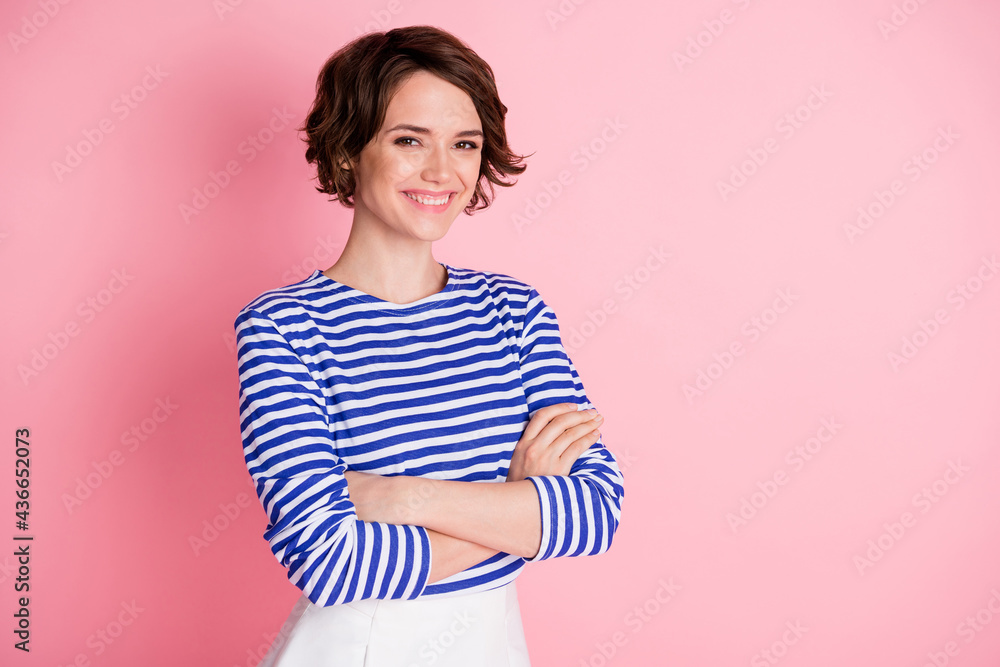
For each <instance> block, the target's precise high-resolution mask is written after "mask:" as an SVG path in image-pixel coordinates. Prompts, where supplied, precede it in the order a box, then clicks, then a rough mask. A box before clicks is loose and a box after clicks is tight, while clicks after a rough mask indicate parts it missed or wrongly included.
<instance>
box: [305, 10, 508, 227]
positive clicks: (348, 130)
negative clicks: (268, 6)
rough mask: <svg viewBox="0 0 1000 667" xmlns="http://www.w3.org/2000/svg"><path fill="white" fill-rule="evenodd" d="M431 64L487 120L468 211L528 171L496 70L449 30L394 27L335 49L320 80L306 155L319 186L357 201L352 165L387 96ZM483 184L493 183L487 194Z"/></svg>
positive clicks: (307, 124) (307, 129)
mask: <svg viewBox="0 0 1000 667" xmlns="http://www.w3.org/2000/svg"><path fill="white" fill-rule="evenodd" d="M419 70H426V71H428V72H431V73H432V74H435V75H437V76H439V77H441V78H442V79H444V80H445V81H448V82H450V83H452V84H454V85H455V86H457V87H459V88H461V89H462V90H464V91H465V92H466V93H467V94H468V95H469V97H471V98H472V102H473V103H474V104H475V107H476V111H477V112H478V113H479V120H480V122H481V123H482V125H483V146H482V161H481V163H480V166H479V179H478V181H477V182H476V189H475V192H474V193H473V195H472V199H471V200H470V201H469V203H468V205H466V207H465V212H466V213H467V214H471V213H472V212H473V211H476V210H478V209H481V208H486V207H487V206H489V205H490V202H491V200H492V198H493V196H494V194H495V193H494V189H493V186H494V185H500V186H503V187H509V186H511V185H514V183H516V182H517V180H516V179H514V180H512V181H507V180H505V179H506V178H508V177H511V176H514V175H518V174H521V173H523V172H524V170H525V168H526V165H524V164H523V161H524V159H525V157H528V156H525V155H517V154H515V153H513V152H511V150H510V147H509V146H508V145H507V131H506V129H505V127H504V119H505V118H506V116H507V107H506V106H505V105H504V103H503V102H501V101H500V96H499V94H498V93H497V86H496V80H495V79H494V77H493V70H492V69H491V68H490V66H489V65H488V64H487V63H486V61H485V60H483V59H482V58H480V57H479V56H478V55H477V54H476V53H475V51H473V50H472V49H471V48H469V47H468V46H467V45H466V44H465V43H464V42H462V41H461V40H460V39H458V38H457V37H455V36H454V35H452V34H451V33H449V32H446V31H444V30H441V29H440V28H436V27H434V26H427V25H419V26H407V27H403V28H395V29H393V30H389V31H388V32H377V33H370V34H367V35H363V36H361V37H359V38H357V39H355V40H354V41H352V42H350V43H349V44H347V45H346V46H344V47H343V48H341V49H340V50H339V51H337V52H336V53H334V54H333V55H332V56H330V58H329V59H328V60H327V61H326V64H324V65H323V68H322V69H321V70H320V73H319V77H318V78H317V80H316V99H315V100H314V101H313V105H312V108H311V109H310V110H309V114H308V115H307V116H306V122H305V125H304V126H303V127H301V128H299V131H302V132H305V133H306V137H305V139H304V141H305V142H306V144H307V146H308V148H307V149H306V160H307V161H308V162H309V163H310V164H312V163H315V164H316V170H317V175H316V180H318V181H319V185H318V186H316V189H317V190H318V191H320V192H323V193H326V194H328V195H330V201H334V200H339V201H340V203H341V204H343V205H344V206H347V207H348V208H352V207H353V206H354V191H355V186H356V183H355V180H354V173H353V172H352V171H351V169H350V167H349V165H350V164H351V162H352V161H353V160H354V159H355V158H357V157H358V156H359V155H360V154H361V150H362V149H363V148H364V147H365V146H366V145H368V142H369V141H371V140H372V138H373V137H375V135H376V134H377V133H378V131H379V129H380V128H381V127H382V123H383V121H384V120H385V113H386V108H387V107H388V106H389V100H391V99H392V96H393V94H394V93H395V92H396V90H397V89H398V88H399V86H400V85H401V84H402V83H403V82H404V81H405V80H406V79H407V78H408V77H409V76H410V75H411V74H413V73H415V72H417V71H419ZM484 185H485V186H487V187H488V188H489V195H487V193H486V189H485V188H484Z"/></svg>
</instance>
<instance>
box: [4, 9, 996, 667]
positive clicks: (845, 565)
mask: <svg viewBox="0 0 1000 667" xmlns="http://www.w3.org/2000/svg"><path fill="white" fill-rule="evenodd" d="M224 3H225V4H224ZM158 5H159V8H157V9H152V8H151V3H136V2H124V1H102V2H70V3H68V4H65V5H62V4H59V3H58V1H57V0H31V1H25V0H16V1H12V2H5V3H4V5H3V10H2V16H0V26H2V28H3V32H4V34H5V37H4V44H3V45H2V47H0V51H2V53H3V56H2V59H0V67H2V71H3V82H4V83H3V98H4V103H3V104H2V105H0V121H2V122H0V132H2V137H0V145H2V146H3V155H4V160H3V163H2V167H0V169H2V173H0V188H2V204H3V207H2V218H0V279H2V280H3V284H4V285H5V286H6V287H5V288H4V289H3V292H2V294H3V314H4V346H3V348H4V358H3V366H2V369H0V370H2V373H0V382H2V385H0V386H2V392H3V394H2V399H0V404H2V406H3V410H2V420H0V433H2V434H3V438H4V439H5V440H6V441H7V442H8V443H9V444H8V445H7V446H4V447H3V458H2V462H3V465H2V466H0V468H2V469H3V470H5V471H7V472H5V473H4V474H3V475H2V477H3V478H4V479H0V516H3V517H5V519H4V522H3V528H2V529H0V542H2V543H3V544H4V545H8V546H3V547H2V548H0V554H4V555H2V556H0V591H2V593H0V610H2V618H3V619H6V620H3V621H0V636H2V637H4V638H5V639H4V641H3V645H2V646H0V662H2V663H3V664H25V665H60V666H61V665H68V664H72V663H73V662H74V661H77V664H87V662H88V661H89V664H94V665H168V664H170V665H175V664H190V665H220V666H224V667H229V666H230V665H233V666H236V665H254V664H256V662H257V659H258V658H257V656H258V655H262V652H263V647H264V646H265V645H266V644H267V642H268V640H269V639H270V638H271V637H273V634H274V633H275V632H276V631H277V630H278V628H279V626H280V624H281V623H282V621H283V620H284V618H285V617H286V615H287V614H288V612H289V610H290V608H291V606H292V604H293V603H294V601H295V600H296V598H297V597H298V591H297V589H295V588H294V587H293V586H292V585H291V584H290V583H289V582H288V581H287V579H286V578H285V573H284V571H283V570H282V569H281V568H280V566H279V565H278V564H277V563H276V561H275V560H274V558H273V556H272V555H271V553H270V551H269V550H268V547H267V544H266V542H265V541H264V540H263V539H262V537H261V533H262V531H263V529H264V526H265V520H264V514H263V511H262V510H261V508H260V506H259V503H258V501H257V500H256V498H255V497H254V496H253V494H252V489H251V487H250V485H249V476H248V474H247V472H246V469H245V467H244V464H243V459H242V451H241V443H240V438H239V429H238V410H237V375H236V367H235V361H236V359H235V353H234V349H233V342H234V339H233V333H232V332H233V330H232V322H233V319H234V318H235V315H236V313H237V311H238V310H239V309H240V308H241V307H242V306H243V305H244V304H245V303H246V302H248V301H249V300H250V299H252V298H253V297H255V296H256V295H258V294H259V293H260V292H262V291H263V290H265V289H269V288H272V287H276V286H280V285H284V284H288V283H290V282H294V281H297V280H298V279H300V278H302V277H304V276H305V275H307V274H308V273H310V272H311V271H312V270H313V269H315V268H320V269H324V268H326V267H328V266H329V265H330V264H332V263H333V262H334V260H335V259H336V256H337V252H338V251H339V249H340V248H342V246H343V242H344V240H345V239H346V236H347V232H348V229H349V224H350V220H351V215H350V212H349V211H348V210H346V209H344V208H342V207H341V206H340V205H338V204H335V203H328V202H327V201H326V200H325V197H324V196H323V195H320V194H318V193H316V192H315V191H314V190H313V183H312V182H311V180H310V179H311V176H312V171H311V169H310V168H309V166H308V165H307V164H306V162H305V160H304V157H303V153H304V150H303V144H302V142H301V141H300V140H299V138H298V137H297V135H296V132H295V130H294V127H296V126H298V125H299V124H301V122H302V120H303V118H304V115H305V112H306V110H307V108H308V106H309V104H310V103H311V101H312V94H313V87H314V82H315V77H316V74H317V72H318V70H319V67H320V66H321V64H322V63H323V61H324V60H325V58H326V57H327V56H328V55H329V54H330V53H332V52H333V51H334V50H336V49H337V48H339V47H340V46H341V45H343V44H344V43H346V42H347V41H348V40H350V39H352V38H353V37H355V36H356V35H357V34H359V33H360V32H362V31H366V30H372V29H376V28H379V29H381V28H383V27H384V28H389V27H396V26H402V25H410V24H421V23H428V24H433V25H438V26H441V27H443V28H445V29H448V30H451V31H453V32H454V33H455V34H457V35H458V36H460V37H461V38H462V39H464V40H466V41H467V42H468V43H469V44H470V45H471V46H472V47H473V48H474V49H475V50H476V51H477V52H478V53H479V54H480V55H482V56H483V57H484V58H485V59H486V60H487V61H488V62H489V63H490V64H491V65H492V66H493V68H494V70H495V72H496V75H497V79H498V83H499V87H500V92H501V96H502V99H503V100H504V102H505V103H506V104H507V106H508V107H509V108H510V113H509V116H508V132H509V136H510V137H511V141H512V145H513V148H514V149H515V150H517V151H520V152H526V153H527V152H535V155H534V156H533V157H531V158H530V160H529V167H528V170H527V172H525V174H524V175H523V177H522V178H521V180H520V183H519V184H518V185H517V187H515V188H513V189H510V190H503V191H501V192H499V196H498V198H497V200H496V202H495V204H494V205H493V207H492V208H490V209H488V210H487V211H485V212H481V213H479V214H477V215H475V216H473V217H467V216H464V215H463V216H460V217H459V218H458V220H457V221H456V223H455V226H454V227H453V228H452V231H451V232H450V233H449V235H448V237H447V238H446V239H444V240H443V241H441V242H440V243H438V244H437V245H436V247H435V257H436V258H437V259H438V260H439V261H444V262H448V263H451V264H454V265H456V266H464V267H470V268H479V269H487V270H493V271H499V272H503V273H508V274H510V275H513V276H515V277H518V278H520V279H522V280H524V281H526V282H529V283H532V284H534V285H535V286H536V287H537V288H538V289H539V291H540V292H541V293H542V294H543V296H545V297H546V300H547V301H548V302H549V303H550V304H551V305H553V307H554V308H555V310H556V312H557V313H558V315H559V318H560V322H561V325H562V328H563V334H564V340H566V342H567V346H568V347H569V350H570V353H571V356H572V358H573V360H574V362H575V364H576V366H577V368H578V370H579V372H580V374H581V376H582V378H583V381H584V383H585V385H586V387H587V390H588V394H589V395H590V398H591V399H592V400H593V402H594V403H595V405H596V406H597V407H598V408H599V409H600V410H601V412H602V413H603V414H604V415H605V417H606V420H607V421H606V424H605V426H604V427H603V429H602V430H603V432H604V437H605V441H606V442H607V444H608V446H609V447H610V448H611V449H612V450H613V451H614V452H616V454H617V455H618V457H619V460H620V462H621V463H622V467H623V469H624V472H625V476H626V488H627V493H626V496H627V497H626V499H625V503H624V511H623V520H622V524H621V527H620V530H619V532H618V535H617V538H616V541H615V544H614V546H613V548H612V549H611V550H610V552H608V553H607V554H605V555H602V556H599V557H594V558H578V559H560V560H556V561H549V562H544V563H537V564H533V565H531V566H530V567H528V568H527V570H526V571H525V572H524V574H523V575H522V576H521V578H520V579H519V581H518V589H519V592H520V597H521V604H522V613H523V617H524V622H525V626H526V633H527V638H528V642H529V646H530V649H531V653H532V658H533V661H534V663H535V664H537V665H539V666H546V665H557V664H561V665H573V666H574V667H575V666H577V665H590V666H593V667H599V666H600V665H605V664H610V665H654V664H655V665H658V664H671V665H712V666H714V665H746V664H750V665H751V666H755V665H771V664H777V663H780V664H787V665H810V666H811V665H847V664H850V665H866V666H867V665H880V666H881V665H907V666H912V667H919V666H921V665H925V664H935V663H936V664H938V665H942V664H951V665H959V666H961V667H974V666H980V665H982V666H986V665H997V664H1000V663H998V660H1000V592H998V591H1000V567H998V565H997V564H998V563H1000V522H998V516H1000V479H998V471H1000V460H998V449H1000V448H998V445H1000V410H998V399H1000V390H998V385H1000V383H998V380H997V379H998V376H1000V353H998V351H997V347H996V342H997V340H998V339H1000V308H998V304H1000V280H998V279H995V278H996V276H995V275H994V274H995V273H996V272H997V270H998V269H997V268H996V267H995V263H996V258H997V257H998V254H1000V231H998V225H997V212H996V209H997V199H996V193H997V179H998V178H1000V166H998V155H1000V154H998V150H997V149H998V148H1000V129H998V125H997V122H996V119H997V118H998V116H1000V104H998V102H1000V93H998V86H997V72H998V71H1000V43H998V41H997V39H996V35H997V33H998V30H1000V8H998V6H997V5H996V4H995V3H993V2H987V1H985V0H980V1H977V2H973V1H972V0H966V1H959V2H927V3H923V4H921V3H919V2H917V0H907V1H906V2H893V1H890V0H878V1H875V2H871V1H865V2H862V1H861V0H852V1H850V2H837V3H833V2H828V3H814V2H808V3H796V2H773V1H772V2H762V1H759V0H747V1H744V0H740V1H739V2H730V1H729V0H715V1H711V2H710V1H707V0H698V1H697V2H685V3H670V4H669V5H668V6H663V5H664V3H653V2H645V3H625V2H617V3H612V2H598V1H596V0H593V1H590V2H582V3H579V0H577V3H574V1H573V0H561V2H556V0H545V1H543V2H531V1H529V0H516V1H512V2H505V3H503V6H502V8H501V6H500V5H493V4H492V3H491V4H490V5H487V4H486V3H482V4H481V5H476V6H474V7H470V6H469V4H468V3H464V2H446V1H443V0H393V1H392V2H388V1H386V0H376V1H368V2H365V1H362V2H351V3H348V2H338V3H329V2H307V1H304V0H300V1H296V2H281V3H279V2H264V1H263V0H245V1H239V0H218V1H217V2H213V1H212V0H183V1H178V2H171V3H166V2H164V3H158ZM46 8H48V9H47V10H46ZM229 10H231V11H229ZM46 11H48V12H49V13H50V14H51V16H49V15H47V14H46ZM560 12H561V13H560ZM893 20H895V24H894V23H893ZM890 28H891V30H890ZM682 56H683V57H682ZM685 58H687V60H685ZM154 75H155V76H154ZM123 96H124V99H123ZM810 105H811V106H810ZM275 109H277V111H278V112H279V113H278V115H275V111H274V110H275ZM284 114H287V115H289V116H290V117H291V118H292V120H291V121H287V120H282V117H283V116H284ZM269 123H272V125H271V126H270V127H269ZM102 128H103V129H102ZM272 130H276V131H272ZM255 136H256V137H258V141H259V143H258V148H253V149H251V148H250V146H251V145H250V144H249V143H245V142H247V141H248V138H250V137H255ZM946 137H947V138H946ZM935 142H937V143H936V144H935ZM71 149H72V150H73V151H75V152H76V153H77V154H78V157H79V160H77V159H75V158H73V157H72V156H69V157H68V156H67V154H68V152H70V150H71ZM915 156H916V159H919V160H920V161H921V164H922V165H923V166H922V167H921V166H920V165H918V164H917V162H916V160H915ZM251 157H252V158H253V159H250V158H251ZM67 160H69V162H67ZM55 163H62V164H63V165H64V166H65V168H63V167H59V166H58V165H56V164H55ZM230 163H231V164H230ZM227 164H229V166H230V167H232V171H233V172H237V170H238V173H231V174H229V175H228V178H227V177H223V176H222V175H221V172H223V171H225V170H226V168H227ZM72 165H76V166H72ZM212 174H215V179H216V181H217V182H218V183H220V184H221V185H223V186H224V187H215V186H214V185H213V184H212ZM725 182H729V184H730V186H731V189H730V190H729V191H728V192H726V193H723V192H721V191H720V183H725ZM206 185H208V187H207V188H206ZM206 190H207V192H206ZM196 191H198V192H201V193H202V194H205V195H208V196H209V198H206V199H205V200H204V201H199V200H197V197H196ZM880 200H881V202H880ZM195 204H199V205H201V206H202V210H200V211H198V212H197V214H195V215H190V214H189V215H188V216H187V218H188V219H187V220H186V219H185V216H184V215H183V214H182V210H181V205H186V206H191V207H192V208H194V206H195ZM859 207H861V208H862V209H869V210H870V211H872V214H873V216H877V217H873V218H872V219H871V222H868V221H862V222H863V224H864V225H865V226H866V228H863V227H861V226H857V224H858V223H857V218H858V209H859ZM196 210H197V209H196ZM189 213H190V212H189ZM852 225H855V227H852ZM657 253H664V254H667V255H669V256H668V257H666V259H664V260H660V259H656V257H657ZM991 267H993V268H991ZM116 272H117V274H116ZM628 281H631V286H630V283H629V282H628ZM959 287H961V289H962V290H964V291H965V294H966V295H967V296H963V295H962V292H961V291H958V289H959ZM782 295H784V300H782ZM88 300H90V304H91V305H88ZM754 318H756V319H754ZM67 327H68V328H69V330H70V331H71V332H72V333H73V334H75V335H70V333H67ZM911 345H912V348H911V347H910V346H911ZM733 349H735V351H736V352H738V354H733V352H732V351H731V350H733ZM904 353H905V355H908V356H904ZM36 354H37V355H41V356H40V357H38V356H36ZM893 355H898V356H897V357H894V356H893ZM33 358H34V361H35V363H36V365H37V367H38V368H40V370H38V371H37V372H34V374H29V375H27V376H25V377H22V370H21V369H23V368H30V367H31V364H32V359H33ZM700 373H703V374H704V375H702V376H699V374H700ZM699 380H700V384H699ZM685 385H689V386H690V387H692V388H694V389H697V390H698V391H699V392H700V393H697V394H696V393H695V392H694V391H692V390H690V389H688V390H686V389H685ZM158 402H159V403H158ZM158 405H159V406H164V405H165V406H168V407H169V410H165V409H164V408H162V407H159V408H158ZM168 412H169V414H168ZM824 424H826V426H825V427H824ZM24 427H27V428H30V430H31V448H32V457H31V466H32V467H31V493H32V495H31V502H32V505H31V514H30V530H29V531H28V532H29V533H30V534H33V535H34V536H35V541H34V543H33V545H32V561H31V575H30V576H31V593H30V595H31V601H30V610H31V614H32V615H31V631H32V635H31V638H32V641H31V647H32V651H31V653H30V655H26V654H23V653H21V652H19V651H15V650H14V649H13V648H12V644H13V642H14V637H13V634H12V630H13V627H14V620H13V616H12V614H13V612H14V609H15V598H16V594H15V592H14V590H13V586H14V579H15V577H16V576H17V575H16V562H15V558H14V557H13V555H12V554H13V549H14V547H13V544H14V541H13V539H12V538H13V536H14V535H15V534H23V533H22V532H21V531H18V530H16V529H15V528H14V521H15V517H14V495H13V493H14V490H15V488H16V487H15V486H14V476H13V470H14V447H13V444H14V431H15V429H16V428H24ZM133 428H134V429H136V432H137V433H139V434H141V435H142V438H143V439H142V440H140V439H138V438H137V437H135V438H134V439H133V437H134V436H132V435H129V432H130V431H131V430H132V429H133ZM820 436H821V437H822V440H825V442H822V441H821V440H820ZM123 438H124V439H123ZM811 438H814V439H813V440H810V439H811ZM796 448H803V449H805V450H806V453H807V455H808V456H809V459H808V460H806V459H805V458H804V457H803V456H802V455H801V454H799V453H796ZM809 448H811V449H812V453H809V452H808V449H809ZM115 452H117V454H116V453H115ZM101 471H103V472H104V474H103V475H102V473H101ZM88 476H89V477H88ZM88 479H89V481H90V482H93V484H90V485H88ZM98 482H99V485H98ZM81 485H82V486H81ZM924 489H926V494H927V495H926V496H924V495H921V494H924V493H925V492H924ZM248 500H249V501H250V502H248ZM741 508H742V510H741ZM741 511H742V512H743V516H742V517H740V512H741ZM227 513H228V515H229V516H227ZM213 522H214V523H215V524H216V526H218V527H221V530H217V531H216V532H212V530H213V529H211V528H206V526H207V525H208V526H210V525H211V524H212V523H213ZM193 537H196V538H199V539H203V540H204V542H203V543H201V544H197V543H195V544H193V543H192V538H193ZM880 545H881V546H880ZM869 558H870V559H871V560H870V562H864V561H862V560H860V559H869ZM991 605H992V610H991ZM129 610H131V611H129ZM977 615H978V620H976V617H977ZM969 617H971V620H967V619H968V618H969ZM119 622H127V625H125V626H119V625H118V623H119ZM791 628H794V629H795V630H794V631H793V630H792V629H791ZM977 628H978V629H977ZM101 633H104V634H103V637H106V638H108V639H109V640H110V643H108V642H107V641H105V640H104V639H102V634H101ZM109 633H110V634H109ZM113 635H114V636H113ZM258 651H259V653H258ZM764 651H768V652H769V653H768V654H767V655H765V654H764V653H763V652H764ZM949 651H950V654H949ZM255 654H256V655H255ZM81 656H82V657H81ZM768 656H770V657H768Z"/></svg>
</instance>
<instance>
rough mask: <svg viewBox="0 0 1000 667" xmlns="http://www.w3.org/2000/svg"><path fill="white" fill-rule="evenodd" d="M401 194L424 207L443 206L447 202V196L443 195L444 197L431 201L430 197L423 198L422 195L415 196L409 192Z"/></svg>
mask: <svg viewBox="0 0 1000 667" xmlns="http://www.w3.org/2000/svg"><path fill="white" fill-rule="evenodd" d="M403 194H404V195H406V196H407V197H409V198H410V199H412V200H414V201H418V202H420V203H421V204H424V205H425V206H441V205H442V204H445V203H447V201H448V195H445V196H444V197H439V198H437V199H431V198H430V197H425V196H423V195H415V194H411V193H409V192H404V193H403Z"/></svg>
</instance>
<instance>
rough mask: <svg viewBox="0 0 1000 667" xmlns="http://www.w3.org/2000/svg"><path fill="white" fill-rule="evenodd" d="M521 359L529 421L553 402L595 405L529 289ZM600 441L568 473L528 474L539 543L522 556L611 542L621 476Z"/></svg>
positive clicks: (586, 549) (550, 316) (579, 551)
mask: <svg viewBox="0 0 1000 667" xmlns="http://www.w3.org/2000/svg"><path fill="white" fill-rule="evenodd" d="M520 363H521V382H522V385H523V386H524V391H525V395H526V397H527V401H528V418H529V420H530V419H531V417H532V416H534V414H535V413H536V412H537V411H538V410H539V409H540V408H543V407H545V406H547V405H552V404H554V403H576V404H577V405H578V406H579V407H578V408H577V409H579V410H587V409H590V408H592V407H594V406H593V405H592V404H591V402H590V400H589V399H588V398H587V394H586V392H585V391H584V388H583V383H582V382H581V381H580V376H579V375H578V374H577V372H576V368H575V367H574V366H573V362H572V361H571V360H570V358H569V356H568V355H567V354H566V350H565V349H564V348H563V344H562V339H561V338H560V335H559V323H558V321H557V319H556V315H555V312H553V310H552V309H551V308H550V307H549V306H548V305H547V304H546V303H545V302H544V301H543V300H542V297H541V296H540V295H539V294H538V292H537V291H535V290H534V289H532V290H531V293H530V294H529V297H528V304H527V313H526V315H525V324H524V330H523V333H522V335H521V345H520ZM602 440H603V435H602V436H601V438H598V440H597V442H595V443H594V444H593V445H591V446H590V448H589V449H587V451H585V452H584V453H583V454H582V455H581V456H580V458H578V459H577V460H576V462H575V463H574V464H573V467H572V468H571V469H570V474H569V475H568V476H563V475H538V476H532V477H528V478H527V479H529V480H531V482H532V483H533V484H534V485H535V490H536V491H537V492H538V501H539V504H540V505H541V512H542V515H541V518H542V542H541V547H540V548H539V550H538V554H537V555H535V556H534V557H533V558H527V559H525V560H526V561H528V562H532V561H539V560H546V559H549V558H557V557H559V556H592V555H596V554H600V553H603V552H605V551H607V550H608V549H609V548H610V547H611V540H612V538H613V537H614V534H615V531H616V530H617V528H618V522H619V520H620V518H621V503H622V498H624V496H625V488H624V482H625V480H624V478H623V477H622V473H621V470H619V468H618V462H617V461H616V460H615V457H614V456H613V455H612V454H611V452H610V451H609V450H608V449H607V447H605V446H604V443H603V441H602Z"/></svg>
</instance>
